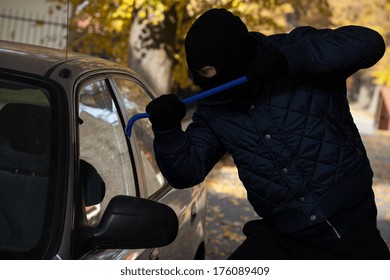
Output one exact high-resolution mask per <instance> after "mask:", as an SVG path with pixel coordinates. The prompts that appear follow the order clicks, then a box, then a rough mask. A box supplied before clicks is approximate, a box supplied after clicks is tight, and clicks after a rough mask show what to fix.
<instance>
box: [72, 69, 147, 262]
mask: <svg viewBox="0 0 390 280" xmlns="http://www.w3.org/2000/svg"><path fill="white" fill-rule="evenodd" d="M110 74H120V75H125V76H127V77H128V76H129V73H126V72H122V71H115V70H111V71H109V70H107V69H106V70H104V71H103V70H100V71H93V72H89V73H86V74H84V75H82V76H80V77H79V78H78V79H77V80H76V81H75V84H74V87H73V88H74V100H73V103H74V104H72V106H74V108H75V110H74V113H75V114H76V117H75V120H76V121H77V120H78V117H77V116H78V112H79V90H80V86H82V85H83V84H85V83H87V82H88V81H93V80H102V81H104V82H105V84H106V86H107V89H108V91H109V93H110V95H111V97H112V99H113V101H114V104H115V106H116V109H117V112H118V115H119V118H120V123H121V127H122V130H123V133H124V137H125V138H126V143H127V147H128V152H129V157H130V161H131V164H132V168H133V175H134V176H133V177H134V179H135V182H134V184H135V188H136V196H137V197H143V196H144V195H145V192H144V188H142V187H141V186H144V182H143V181H144V179H143V178H144V177H143V173H142V168H140V166H139V165H140V158H139V153H138V151H137V152H135V151H134V147H136V146H137V145H136V142H135V139H129V137H127V136H126V134H125V125H126V123H125V118H124V114H123V108H122V105H121V101H120V99H118V96H117V94H116V93H115V90H114V89H113V87H112V84H111V82H110V81H109V76H110ZM75 133H76V135H75V140H76V145H75V149H76V151H75V158H74V164H75V169H76V171H75V188H77V189H78V190H77V189H76V190H75V194H76V195H75V197H77V196H80V194H77V192H79V189H80V188H79V187H78V183H77V181H76V180H77V178H79V175H80V174H79V161H80V151H79V145H80V142H79V141H80V140H79V131H78V127H77V129H76V131H75ZM74 207H75V208H77V207H78V206H77V201H75V206H74ZM78 211H80V210H76V209H75V212H76V213H77V212H78ZM76 224H78V223H77V222H76ZM75 240H76V238H75ZM72 251H75V250H74V249H73V250H72ZM152 254H153V249H109V250H107V249H105V250H86V251H85V253H84V254H83V255H82V256H81V257H80V258H81V259H113V260H114V259H149V256H151V255H152Z"/></svg>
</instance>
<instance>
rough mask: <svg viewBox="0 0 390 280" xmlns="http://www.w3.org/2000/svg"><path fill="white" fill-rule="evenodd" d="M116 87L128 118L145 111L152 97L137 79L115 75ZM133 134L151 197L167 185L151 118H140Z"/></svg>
mask: <svg viewBox="0 0 390 280" xmlns="http://www.w3.org/2000/svg"><path fill="white" fill-rule="evenodd" d="M113 80H114V82H115V85H116V88H117V89H118V91H119V93H120V95H121V97H122V98H123V103H124V105H125V107H126V114H127V119H129V118H130V117H131V116H133V115H134V114H137V113H143V112H145V107H146V105H148V104H149V102H150V101H151V98H150V97H149V95H148V94H147V92H146V91H145V90H144V88H143V87H142V86H141V85H140V84H139V83H138V82H136V81H134V80H130V79H126V78H122V77H115V78H114V79H113ZM133 130H134V131H133V132H132V134H135V135H136V138H137V143H138V145H139V148H140V151H141V157H142V163H143V166H144V171H145V177H146V182H147V186H146V188H147V191H148V196H149V197H150V196H151V195H153V194H154V193H156V192H157V191H158V190H160V189H161V188H162V187H163V186H164V185H165V179H164V177H163V176H162V174H161V172H160V169H159V168H158V166H157V163H156V159H155V156H154V150H153V138H154V136H153V131H152V127H151V124H150V122H149V120H147V119H141V120H138V121H137V122H136V123H135V124H134V127H133Z"/></svg>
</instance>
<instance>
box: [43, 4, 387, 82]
mask: <svg viewBox="0 0 390 280" xmlns="http://www.w3.org/2000/svg"><path fill="white" fill-rule="evenodd" d="M47 1H51V2H56V3H60V4H62V5H66V4H67V0H47ZM70 3H71V5H72V6H73V7H75V9H73V14H72V21H71V22H72V29H71V33H72V38H73V41H72V44H71V46H72V47H73V49H75V50H77V51H80V52H84V53H89V54H94V55H99V56H104V57H106V58H109V59H112V60H115V61H119V62H121V63H124V64H125V63H127V55H128V47H129V46H128V38H129V32H130V28H131V23H132V21H133V20H134V17H137V18H138V19H141V20H143V21H144V22H145V23H147V24H150V25H155V26H159V25H161V23H162V22H163V21H164V20H166V19H165V16H166V13H167V12H168V11H171V10H172V8H174V11H175V12H176V15H175V22H176V25H177V27H176V28H177V30H176V35H175V36H176V42H175V45H174V46H171V47H172V49H173V50H174V53H173V54H172V56H171V57H172V58H173V59H174V63H173V66H172V67H173V68H172V73H173V80H174V84H175V85H176V87H177V88H187V87H190V86H191V81H190V80H189V77H188V74H187V72H188V71H187V69H186V62H185V53H184V48H183V42H184V38H185V35H186V33H187V31H188V29H189V27H190V26H191V24H192V22H193V21H194V20H195V19H196V18H197V16H199V15H200V14H201V13H202V12H204V11H206V10H208V9H210V8H212V7H223V8H226V9H228V10H230V11H232V12H234V13H236V14H237V15H239V16H240V17H241V18H242V19H243V21H244V22H245V23H246V24H247V26H248V29H250V30H254V31H260V32H262V33H264V34H266V35H268V34H272V33H275V32H287V31H289V30H291V29H292V28H293V27H295V26H296V25H305V24H308V25H314V26H316V27H337V26H341V25H346V24H358V25H364V26H368V27H371V28H373V29H375V30H377V31H378V32H380V33H381V34H382V35H383V37H385V38H388V36H389V32H390V31H389V30H390V20H389V13H390V2H389V1H388V0H362V1H356V0H343V1H340V0H284V1H280V0H262V1H258V0H204V1H198V0H99V1H89V2H88V5H84V4H85V3H86V2H85V1H84V0H70ZM81 23H85V24H87V26H86V27H85V26H82V24H81ZM387 57H388V54H386V56H385V58H384V59H382V61H383V63H381V66H380V67H379V66H378V67H376V68H375V72H374V75H375V77H376V78H377V79H376V81H377V82H378V83H385V84H389V83H390V82H389V80H390V79H389V73H388V72H389V70H387V68H389V67H388V66H389V63H390V59H388V58H387Z"/></svg>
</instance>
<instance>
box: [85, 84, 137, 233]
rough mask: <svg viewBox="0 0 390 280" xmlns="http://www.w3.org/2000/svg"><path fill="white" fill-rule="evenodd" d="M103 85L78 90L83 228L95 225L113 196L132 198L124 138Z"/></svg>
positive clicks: (129, 165)
mask: <svg viewBox="0 0 390 280" xmlns="http://www.w3.org/2000/svg"><path fill="white" fill-rule="evenodd" d="M118 111H119V110H117V108H116V104H115V102H114V100H113V98H112V96H111V94H110V92H109V90H108V88H107V85H106V82H105V81H104V80H103V79H102V80H94V81H91V82H88V83H85V84H83V86H82V87H81V88H80V90H79V143H80V183H81V185H82V186H81V187H82V188H83V193H84V203H85V209H86V213H87V224H88V225H96V224H97V223H98V222H99V221H100V218H101V215H102V213H103V212H104V210H105V208H106V206H107V204H108V202H109V201H110V200H111V198H112V197H114V196H116V195H131V196H135V195H136V187H135V180H134V173H133V169H132V164H131V160H130V155H129V150H128V145H127V140H126V136H125V134H124V131H123V126H122V125H121V120H120V117H119V114H118Z"/></svg>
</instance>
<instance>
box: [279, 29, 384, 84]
mask: <svg viewBox="0 0 390 280" xmlns="http://www.w3.org/2000/svg"><path fill="white" fill-rule="evenodd" d="M385 49H386V47H385V43H384V40H383V38H382V36H381V35H380V34H379V33H378V32H376V31H374V30H372V29H369V28H366V27H361V26H344V27H340V28H338V29H315V28H313V27H298V28H296V29H294V30H293V31H291V32H290V33H289V34H287V35H286V36H285V38H284V42H283V47H282V48H281V49H280V50H281V51H282V52H283V53H284V55H285V57H286V59H287V61H288V64H289V74H291V75H294V74H300V73H313V74H323V73H339V74H344V75H346V76H347V77H348V76H350V75H351V74H353V73H354V72H356V71H358V70H360V69H363V68H369V67H371V66H373V65H374V64H375V63H377V62H378V61H379V60H380V59H381V58H382V56H383V55H384V52H385Z"/></svg>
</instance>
